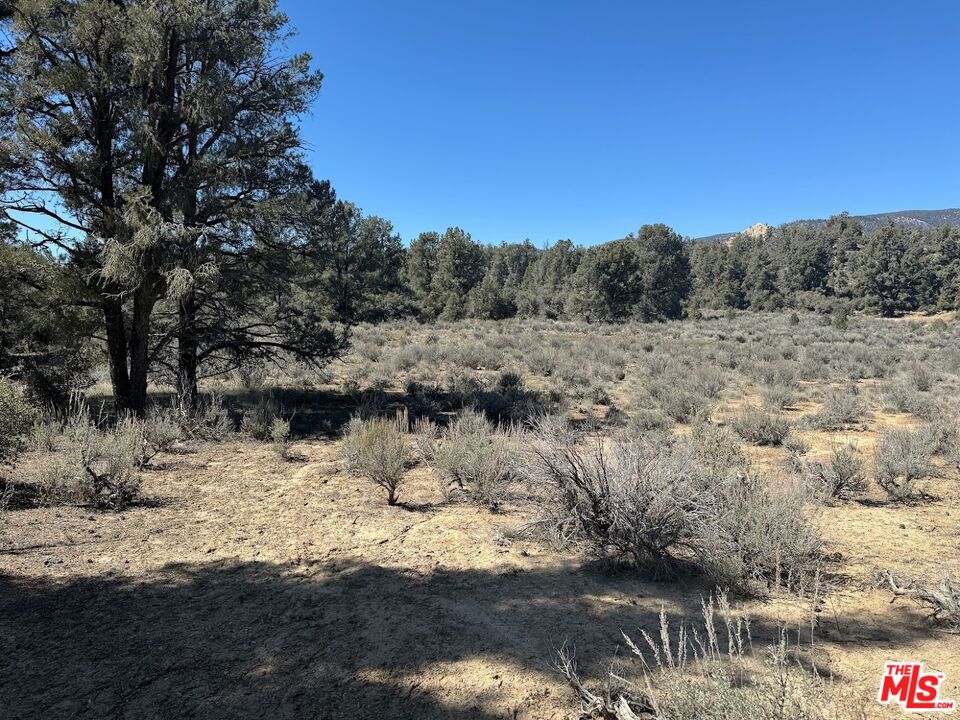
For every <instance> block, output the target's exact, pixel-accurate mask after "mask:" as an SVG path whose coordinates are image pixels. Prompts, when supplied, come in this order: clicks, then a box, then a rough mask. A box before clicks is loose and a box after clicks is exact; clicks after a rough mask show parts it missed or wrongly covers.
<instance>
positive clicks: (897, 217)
mask: <svg viewBox="0 0 960 720" xmlns="http://www.w3.org/2000/svg"><path fill="white" fill-rule="evenodd" d="M851 217H854V218H856V219H857V220H859V221H860V222H861V224H862V225H863V230H864V232H872V231H873V230H876V229H877V228H878V227H880V226H881V225H886V224H887V223H890V222H892V223H894V224H895V225H906V226H908V227H915V228H919V229H921V230H930V229H932V228H936V227H939V226H940V225H943V224H947V225H953V226H955V227H960V208H947V209H945V210H898V211H896V212H885V213H875V214H873V215H851ZM826 222H827V221H826V219H825V218H819V219H815V220H794V221H793V223H813V224H816V225H822V224H824V223H826ZM793 223H785V224H787V225H792V224H793ZM760 224H761V223H757V225H760ZM757 225H754V226H753V227H754V228H755V227H757ZM751 229H752V228H748V230H751ZM740 232H743V231H742V230H741V231H740ZM737 234H738V233H735V232H727V233H717V234H716V235H706V236H704V237H698V238H694V241H695V242H705V243H711V242H723V241H724V240H728V239H730V238H731V237H733V236H734V235H737Z"/></svg>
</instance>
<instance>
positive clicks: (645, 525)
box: [532, 426, 821, 593]
mask: <svg viewBox="0 0 960 720" xmlns="http://www.w3.org/2000/svg"><path fill="white" fill-rule="evenodd" d="M696 432H697V435H698V437H695V438H694V439H693V440H691V441H682V440H676V439H671V438H670V437H669V436H657V437H647V438H644V437H639V438H635V439H633V440H632V441H630V440H621V441H610V440H605V439H604V438H602V437H599V436H591V437H587V438H583V437H579V436H577V435H576V434H574V433H572V432H569V431H565V430H562V429H561V430H557V429H556V428H550V427H547V428H542V429H541V430H540V431H539V433H538V438H537V440H536V442H535V443H534V444H533V445H532V452H533V455H534V457H535V462H534V463H532V470H533V471H534V472H535V473H537V477H538V478H539V479H540V480H541V481H543V482H545V483H547V485H548V486H549V487H552V488H553V490H554V498H555V500H554V502H555V506H556V508H557V512H558V515H559V518H558V523H563V524H564V525H565V526H567V527H571V528H573V530H574V532H575V535H576V536H577V537H578V538H579V539H580V540H581V542H583V543H584V544H585V545H586V546H587V548H588V549H589V550H590V551H591V552H592V554H594V555H596V556H598V557H613V558H616V559H629V560H631V561H632V562H634V563H635V564H638V565H646V564H651V563H652V564H654V565H663V564H666V563H669V561H671V560H677V559H681V558H682V559H686V560H689V561H693V562H695V563H696V564H697V565H698V566H699V567H700V568H701V569H702V570H703V571H704V572H706V573H707V574H709V575H710V576H712V577H713V578H715V579H716V580H717V582H720V583H722V584H723V585H725V586H728V587H731V588H736V589H738V590H741V591H744V592H749V593H756V592H765V591H766V590H767V589H768V588H769V587H772V586H776V585H779V584H781V581H782V580H783V579H785V578H787V579H789V582H788V583H787V584H788V586H789V585H796V584H798V583H799V582H800V581H801V579H802V578H805V577H806V576H808V575H810V574H811V573H810V571H811V568H812V567H813V565H814V564H815V562H816V560H817V558H818V557H819V554H820V546H821V541H820V536H819V533H818V532H817V530H816V528H815V527H814V526H813V525H812V524H811V522H810V520H809V517H808V512H807V506H808V505H809V504H811V503H812V502H813V501H814V498H813V496H812V495H811V494H810V493H809V492H806V491H805V489H804V488H803V487H802V486H801V485H799V484H784V485H782V486H780V487H776V488H774V487H771V486H770V484H769V482H768V481H767V480H766V479H765V478H762V477H759V476H754V475H750V474H748V473H747V472H746V471H745V467H744V466H743V456H742V455H740V454H739V451H738V450H737V449H736V448H735V446H734V445H733V444H732V441H731V438H730V437H729V435H728V434H727V433H726V432H725V431H724V430H723V429H722V428H719V429H718V428H713V427H710V426H708V427H706V428H699V429H698V430H697V431H696Z"/></svg>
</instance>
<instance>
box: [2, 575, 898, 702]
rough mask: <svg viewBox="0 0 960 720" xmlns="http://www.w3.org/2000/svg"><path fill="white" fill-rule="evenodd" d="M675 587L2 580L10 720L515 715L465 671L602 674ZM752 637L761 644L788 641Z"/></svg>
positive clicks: (357, 579)
mask: <svg viewBox="0 0 960 720" xmlns="http://www.w3.org/2000/svg"><path fill="white" fill-rule="evenodd" d="M663 589H664V588H662V587H658V586H657V585H652V584H650V583H643V582H640V581H638V580H637V578H636V577H635V576H631V575H628V574H621V575H612V574H610V573H601V572H600V571H598V570H596V569H591V568H588V567H580V568H576V569H550V570H536V571H520V570H513V571H509V570H508V571H504V572H490V571H483V570H445V569H437V570H435V571H433V572H431V573H428V574H420V573H417V572H414V571H404V570H401V569H394V568H385V567H380V566H377V565H369V564H356V563H351V562H349V561H347V562H344V561H343V560H340V561H338V563H337V564H336V565H334V564H327V565H320V564H313V565H310V564H307V565H297V566H283V565H276V564H271V563H251V562H247V563H234V562H229V561H223V562H215V563H210V564H199V565H184V564H179V565H168V566H166V567H164V568H162V569H160V570H158V571H156V572H154V573H153V574H152V579H151V580H150V581H149V582H139V581H134V580H131V579H127V578H124V577H120V576H112V577H111V576H105V577H95V578H82V579H76V580H69V581H61V580H55V579H50V580H46V579H44V580H40V581H37V580H30V581H26V580H22V579H19V578H15V577H12V576H10V575H0V707H3V709H4V712H3V716H4V717H5V718H9V719H14V718H18V719H19V718H37V717H43V718H50V719H52V718H68V717H69V718H103V717H117V718H266V717H269V718H337V719H338V720H340V719H343V718H374V717H375V718H417V719H420V720H432V719H437V720H439V719H440V718H453V719H454V720H457V719H463V720H466V718H475V719H478V720H489V719H492V718H499V717H510V716H511V714H515V713H516V712H517V710H518V708H517V706H516V702H517V701H516V696H513V697H512V699H511V698H510V697H507V698H499V697H498V696H497V695H496V694H491V693H496V692H497V691H496V689H495V688H496V686H495V684H493V685H491V684H490V683H489V682H488V683H487V684H486V685H484V686H483V687H479V686H477V685H471V682H480V684H483V682H484V680H485V678H483V677H481V678H480V679H479V680H478V678H477V677H474V678H471V677H468V676H467V674H463V671H462V670H461V669H460V667H461V666H457V665H456V663H459V662H466V661H472V660H474V661H479V662H480V663H481V664H483V663H487V665H486V670H490V666H493V667H495V668H498V669H502V670H504V671H505V672H506V673H507V674H506V675H505V683H506V688H505V690H506V689H509V688H510V687H511V677H510V673H511V672H512V671H514V670H515V671H518V672H523V673H524V674H525V675H526V676H527V677H528V680H527V684H528V686H529V685H530V681H529V676H530V675H533V677H534V678H540V679H539V680H537V681H536V682H535V684H536V685H538V686H539V687H540V689H542V688H545V687H547V688H553V690H554V692H556V691H557V690H558V689H559V688H561V687H562V681H561V680H560V678H559V677H558V676H557V675H556V674H555V673H554V672H553V670H552V669H551V667H550V661H551V658H552V656H553V654H554V652H555V650H556V649H557V648H558V647H560V646H561V645H562V644H564V642H569V643H572V644H575V645H576V648H577V651H578V652H577V656H578V661H579V664H580V666H581V668H582V669H583V670H584V672H585V673H586V674H587V675H588V676H589V675H591V674H592V675H593V676H595V677H597V676H601V675H603V674H604V672H605V670H606V668H607V663H608V662H609V661H610V658H611V653H612V652H613V651H614V649H615V647H616V645H617V644H618V642H620V639H619V632H620V630H621V629H623V630H624V631H626V632H627V633H629V634H634V633H636V632H638V630H637V629H638V628H640V627H642V628H645V629H646V630H647V631H652V632H654V635H655V628H656V627H657V622H658V618H657V615H658V612H659V608H660V605H659V602H658V601H657V602H650V600H651V599H652V598H653V595H652V593H653V592H656V593H657V595H661V594H663V593H661V591H662V590H663ZM676 590H677V588H674V587H672V586H671V588H670V590H669V591H668V592H669V593H670V595H671V600H672V602H668V608H667V609H668V613H670V614H671V617H672V618H674V619H676V618H677V616H678V615H684V616H685V617H687V618H689V619H695V618H696V616H697V615H698V611H699V607H698V605H699V596H700V593H699V592H697V591H696V590H694V591H693V592H691V591H690V590H691V589H690V588H686V589H685V590H684V592H683V595H682V596H681V595H679V594H676ZM598 595H604V597H605V598H606V599H605V601H604V602H602V603H600V602H597V601H596V599H597V596H598ZM644 598H646V599H644ZM682 598H688V600H683V599H682ZM694 599H695V600H694ZM670 605H672V606H673V607H672V608H671V607H670ZM752 627H753V637H754V643H755V645H756V646H758V647H759V646H762V644H763V643H766V642H768V641H769V640H772V639H773V637H774V635H775V633H776V625H775V623H773V622H758V621H755V622H754V624H753V626H752ZM887 630H888V631H889V628H887ZM886 639H887V642H890V641H895V640H896V639H897V638H892V637H891V636H890V635H889V633H888V635H887V636H886ZM900 639H901V640H904V641H906V640H907V639H908V638H907V634H904V636H903V638H900ZM481 666H483V665H481ZM431 671H433V672H435V673H436V672H440V673H447V674H449V675H450V676H453V678H454V679H453V680H450V679H449V678H448V680H446V681H445V682H444V683H443V685H442V688H443V690H442V691H440V692H439V693H438V691H437V689H436V688H437V686H436V685H434V686H433V687H432V689H431V688H430V687H428V685H429V683H425V684H424V685H421V680H422V679H423V675H424V673H429V672H431ZM491 672H492V671H491ZM491 688H492V689H491ZM560 692H565V690H560ZM440 693H442V694H440ZM447 693H450V694H447ZM563 702H566V701H565V700H564V701H563ZM569 702H570V707H571V710H572V709H573V707H574V698H573V696H572V695H571V697H570V699H569ZM510 703H513V704H514V705H513V707H512V708H511V707H510ZM484 707H485V708H487V709H483V708H484ZM490 707H496V708H497V710H496V711H491V710H489V708H490ZM500 708H503V712H502V713H501V712H500Z"/></svg>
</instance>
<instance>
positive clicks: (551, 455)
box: [533, 428, 701, 564]
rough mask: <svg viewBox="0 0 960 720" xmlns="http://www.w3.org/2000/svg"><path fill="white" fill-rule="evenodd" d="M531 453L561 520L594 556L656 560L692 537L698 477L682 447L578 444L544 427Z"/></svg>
mask: <svg viewBox="0 0 960 720" xmlns="http://www.w3.org/2000/svg"><path fill="white" fill-rule="evenodd" d="M584 445H585V446H584ZM533 452H534V454H535V456H536V460H537V462H536V468H537V470H538V471H539V473H540V477H541V478H542V479H544V480H545V481H547V482H548V483H549V484H550V485H551V486H552V487H553V488H554V490H555V491H556V501H557V503H558V506H559V509H560V511H561V513H562V514H563V515H564V516H565V517H564V518H563V520H564V521H565V522H569V523H571V524H572V525H573V527H574V528H575V529H576V531H577V534H578V535H579V537H580V538H581V540H582V541H584V542H585V543H586V544H587V546H588V548H589V549H590V551H591V552H592V554H594V555H595V556H597V557H608V556H612V557H614V558H616V559H626V558H629V559H631V560H632V561H633V562H634V563H637V564H647V563H650V562H654V563H661V562H663V561H664V560H666V559H668V558H670V557H671V556H672V555H673V554H674V553H675V552H676V551H677V550H678V549H680V548H681V547H684V546H686V545H687V544H688V543H690V541H691V539H692V538H693V536H694V534H695V532H696V526H697V521H698V515H699V505H700V501H699V495H700V488H701V483H700V482H699V481H698V478H697V474H698V472H699V471H698V468H697V467H696V464H695V461H694V456H693V453H692V452H690V451H689V449H687V448H685V447H677V446H672V445H665V444H659V443H654V442H644V441H642V440H636V441H633V442H630V441H623V442H617V441H614V442H609V443H608V442H607V441H605V440H604V439H603V438H602V437H599V436H593V437H590V438H588V439H587V440H586V443H584V444H583V445H582V444H581V443H580V438H578V437H577V436H575V435H574V434H572V433H569V432H565V431H562V430H561V431H559V432H557V431H556V430H555V429H552V428H551V429H543V430H541V436H540V438H539V439H538V441H537V442H536V443H535V444H534V445H533Z"/></svg>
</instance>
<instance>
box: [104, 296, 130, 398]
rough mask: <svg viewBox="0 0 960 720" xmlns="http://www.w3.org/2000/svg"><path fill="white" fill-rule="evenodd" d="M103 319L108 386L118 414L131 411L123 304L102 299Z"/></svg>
mask: <svg viewBox="0 0 960 720" xmlns="http://www.w3.org/2000/svg"><path fill="white" fill-rule="evenodd" d="M103 319H104V324H105V325H106V330H107V360H108V362H109V365H110V384H111V385H112V386H113V397H114V402H115V404H116V408H117V410H118V411H120V412H126V411H129V410H131V401H132V398H131V393H130V373H129V372H128V370H127V331H126V328H125V327H124V322H123V304H122V301H121V300H120V298H118V297H105V298H103Z"/></svg>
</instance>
